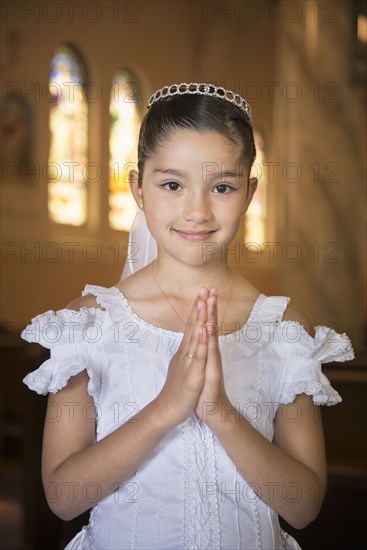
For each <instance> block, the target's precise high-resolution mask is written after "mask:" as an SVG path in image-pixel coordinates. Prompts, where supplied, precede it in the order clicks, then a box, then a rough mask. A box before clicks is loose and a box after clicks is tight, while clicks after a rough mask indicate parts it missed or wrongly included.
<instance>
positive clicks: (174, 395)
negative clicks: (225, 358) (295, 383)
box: [160, 287, 233, 427]
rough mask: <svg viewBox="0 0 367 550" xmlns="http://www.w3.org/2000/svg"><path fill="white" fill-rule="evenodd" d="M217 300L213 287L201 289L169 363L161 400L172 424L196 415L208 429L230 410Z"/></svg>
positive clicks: (216, 292)
mask: <svg viewBox="0 0 367 550" xmlns="http://www.w3.org/2000/svg"><path fill="white" fill-rule="evenodd" d="M217 300H218V290H217V288H216V287H211V288H210V289H208V288H202V289H200V292H199V294H198V296H197V299H196V300H195V303H194V306H193V308H192V310H191V312H190V315H189V318H188V321H187V324H186V329H185V333H184V336H183V338H182V341H181V343H180V346H179V348H178V350H177V352H176V354H175V355H174V356H173V357H172V359H171V361H170V364H169V367H168V373H167V379H166V382H165V385H164V386H163V389H162V392H161V394H160V398H161V401H162V399H163V403H164V406H165V409H164V410H165V411H168V412H167V414H169V416H170V417H171V419H174V424H178V423H180V422H183V421H184V420H186V419H187V418H188V417H189V416H190V415H191V414H192V413H193V412H195V413H196V415H197V416H198V417H199V418H200V419H201V420H202V421H203V422H205V423H206V424H208V425H209V427H211V425H213V424H214V423H216V422H218V421H219V422H220V419H221V412H222V410H223V408H224V409H225V410H231V409H233V406H232V404H231V403H230V401H229V399H228V396H227V394H226V391H225V387H224V381H223V370H222V360H221V354H220V350H219V343H218V311H217V309H218V307H217Z"/></svg>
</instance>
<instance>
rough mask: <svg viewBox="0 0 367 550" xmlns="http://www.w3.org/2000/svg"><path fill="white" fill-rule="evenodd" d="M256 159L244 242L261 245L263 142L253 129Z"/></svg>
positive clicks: (263, 236) (264, 212)
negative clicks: (253, 184) (255, 187)
mask: <svg viewBox="0 0 367 550" xmlns="http://www.w3.org/2000/svg"><path fill="white" fill-rule="evenodd" d="M254 140H255V146H256V160H255V162H254V165H253V168H252V171H251V176H256V177H257V178H258V180H259V184H258V187H257V190H256V193H255V194H254V197H253V199H252V201H251V204H250V206H249V208H248V210H247V212H246V216H245V243H256V244H258V245H259V246H263V244H264V242H266V240H267V223H266V222H267V193H268V188H267V178H266V172H265V165H264V162H265V157H264V142H263V139H262V137H261V135H260V134H259V133H258V132H257V131H256V130H254Z"/></svg>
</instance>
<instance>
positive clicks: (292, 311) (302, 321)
mask: <svg viewBox="0 0 367 550" xmlns="http://www.w3.org/2000/svg"><path fill="white" fill-rule="evenodd" d="M283 321H293V322H295V323H298V324H299V325H301V326H302V327H303V328H304V330H305V331H306V332H307V333H308V334H309V335H310V336H312V337H314V336H315V329H314V326H313V324H312V323H311V321H310V320H309V319H308V317H306V315H304V314H303V313H302V312H301V311H299V310H298V309H297V308H296V307H294V306H290V305H288V307H287V309H286V310H285V312H284V314H283Z"/></svg>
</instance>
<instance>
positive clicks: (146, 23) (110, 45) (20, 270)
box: [0, 0, 367, 550]
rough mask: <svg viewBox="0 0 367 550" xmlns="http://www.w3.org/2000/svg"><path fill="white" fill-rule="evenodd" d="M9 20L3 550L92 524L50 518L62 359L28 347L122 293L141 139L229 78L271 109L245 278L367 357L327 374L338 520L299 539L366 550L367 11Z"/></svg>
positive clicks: (332, 491) (33, 13) (254, 4)
mask: <svg viewBox="0 0 367 550" xmlns="http://www.w3.org/2000/svg"><path fill="white" fill-rule="evenodd" d="M1 10H2V13H1V26H2V33H1V51H2V53H1V79H2V85H1V88H2V103H1V144H2V146H1V182H0V185H1V187H0V189H1V240H2V263H1V270H2V274H1V312H0V314H1V317H0V322H1V340H0V351H1V364H2V374H1V385H0V398H1V401H0V463H1V478H0V479H1V495H0V547H1V548H2V549H3V550H38V549H46V548H47V549H61V548H63V547H64V545H65V543H66V542H67V541H68V540H70V539H71V538H72V536H73V535H74V534H75V533H76V532H77V531H78V530H79V529H80V526H81V525H83V522H86V521H87V519H88V515H87V514H86V515H84V516H83V517H81V518H78V519H76V520H73V521H72V522H63V521H61V520H59V519H58V518H57V517H56V516H54V515H53V514H52V512H51V511H49V509H48V507H47V504H46V501H45V498H44V495H43V489H42V485H41V477H40V470H41V467H40V461H41V445H42V429H43V420H44V414H45V406H46V399H47V398H46V397H40V396H37V395H36V394H33V392H30V391H29V390H28V389H27V388H26V387H25V386H24V385H23V384H22V382H21V381H22V378H23V377H24V376H25V375H26V374H27V373H28V372H30V371H31V370H34V369H35V368H37V366H39V364H40V363H41V362H42V361H44V360H45V359H47V357H48V355H47V350H44V349H43V348H41V346H38V345H37V344H32V345H29V344H27V343H25V342H24V341H23V340H21V339H20V336H19V334H20V331H21V330H22V329H23V328H24V327H25V326H26V325H27V324H28V323H29V322H30V319H31V318H32V317H35V316H36V315H37V314H39V313H41V312H44V311H47V310H58V309H61V308H63V307H65V305H66V304H67V303H69V302H70V301H71V300H72V299H74V298H76V297H78V296H80V294H81V291H82V289H83V288H84V286H85V284H87V283H90V284H98V285H103V286H112V285H113V284H115V283H116V281H117V280H118V279H119V277H120V274H121V271H122V266H123V263H124V260H125V258H126V254H127V250H128V248H127V242H128V228H129V226H130V223H131V221H132V219H133V216H134V213H135V209H134V208H135V207H134V204H133V202H132V199H131V197H130V195H129V188H128V183H127V174H128V171H129V170H130V169H131V168H134V167H135V166H136V144H137V137H138V130H139V124H140V121H141V119H142V117H143V116H144V113H145V112H146V104H147V100H148V99H149V97H150V95H151V94H152V93H153V91H155V90H156V89H158V88H161V87H162V86H163V85H164V84H170V83H174V82H177V83H179V82H213V83H215V84H218V85H221V86H224V87H226V88H228V89H231V90H234V91H235V92H236V93H239V94H241V95H243V96H244V97H246V98H247V100H248V101H249V103H250V104H251V107H252V112H253V124H254V128H255V137H256V145H257V150H258V156H257V160H256V163H255V166H254V174H255V175H257V177H258V178H259V189H258V192H257V194H256V197H255V199H254V201H253V204H252V205H251V207H250V209H249V211H248V214H247V216H246V219H245V225H244V227H242V228H241V231H240V232H239V233H238V235H237V236H236V239H235V242H234V243H233V248H231V252H230V259H231V264H232V267H233V268H234V269H235V270H236V271H238V272H240V273H241V274H243V275H244V276H246V277H248V279H249V280H250V281H251V282H252V283H253V284H254V285H255V286H257V287H258V288H259V289H260V290H261V291H262V292H263V293H265V294H268V295H274V294H275V295H276V294H278V295H286V296H290V297H291V299H292V303H293V304H294V305H295V306H296V307H297V308H299V309H300V310H301V311H303V312H304V313H305V314H306V315H307V316H308V317H309V318H310V319H311V320H312V322H313V323H314V324H315V325H327V326H331V327H332V328H334V329H335V330H336V331H337V332H342V333H344V332H345V333H346V334H348V336H349V337H350V338H351V341H352V344H353V346H354V349H355V354H356V357H355V359H354V360H353V361H351V362H348V363H345V364H338V363H329V364H327V365H324V369H323V370H324V373H325V374H326V375H327V376H328V378H329V379H330V380H331V382H332V385H333V387H334V388H335V389H336V390H337V391H339V393H340V394H341V396H342V398H343V402H342V403H341V404H339V405H337V406H336V407H331V408H325V409H326V410H323V422H324V429H325V437H326V450H327V459H328V476H329V484H328V492H327V496H326V499H325V502H324V505H323V508H322V511H321V513H320V516H319V518H318V519H317V520H315V522H313V523H312V524H311V525H310V526H308V527H307V528H306V529H304V530H301V531H294V530H292V529H291V528H290V527H288V526H287V529H289V532H290V533H292V534H294V536H295V538H296V539H297V540H298V541H299V543H300V545H301V547H302V548H303V549H304V550H307V549H311V548H312V549H314V548H323V549H324V550H325V549H333V550H334V549H337V548H354V549H355V548H362V545H363V547H365V543H366V540H367V539H366V535H365V527H364V523H363V522H364V521H365V512H366V478H367V464H366V454H367V453H366V441H367V437H366V435H367V434H366V420H367V409H366V403H367V400H366V382H367V374H366V373H367V353H366V346H367V341H366V340H367V335H366V331H367V325H366V320H367V317H366V308H365V305H366V300H365V297H366V296H365V289H366V280H365V275H366V272H365V256H364V254H365V236H364V232H365V231H364V230H365V182H366V175H365V168H366V167H365V151H366V143H365V107H364V104H365V86H366V56H365V54H366V40H367V8H366V2H365V1H357V0H354V1H353V0H352V1H345V0H334V1H330V2H326V1H324V0H320V1H313V0H312V1H311V0H296V1H292V2H290V1H288V0H273V1H265V0H252V1H247V0H240V1H231V0H228V1H216V0H214V1H210V2H209V1H203V0H135V1H120V0H117V1H112V0H111V1H110V0H97V1H93V2H91V1H88V0H79V1H77V2H65V1H63V0H53V1H52V2H49V1H47V0H44V1H33V0H23V1H22V0H21V1H17V0H14V1H4V2H3V3H2V6H1ZM363 541H364V543H363Z"/></svg>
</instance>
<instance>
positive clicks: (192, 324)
mask: <svg viewBox="0 0 367 550" xmlns="http://www.w3.org/2000/svg"><path fill="white" fill-rule="evenodd" d="M207 297H208V290H207V289H206V288H202V289H200V291H199V294H198V296H197V298H196V300H195V302H194V305H193V308H192V310H191V312H190V315H189V318H188V320H187V324H186V329H185V333H184V336H183V338H182V342H181V345H180V347H181V351H182V353H183V354H184V355H186V356H187V353H188V352H189V353H190V355H191V356H192V357H189V356H187V358H188V360H190V361H192V360H193V359H194V357H195V359H199V360H202V359H204V360H205V358H206V346H205V345H204V346H203V343H204V342H203V337H202V328H203V326H204V323H205V320H206V316H207V312H206V299H207Z"/></svg>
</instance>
